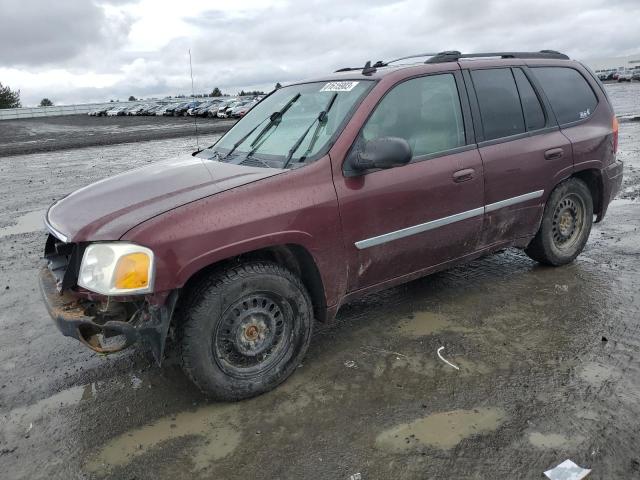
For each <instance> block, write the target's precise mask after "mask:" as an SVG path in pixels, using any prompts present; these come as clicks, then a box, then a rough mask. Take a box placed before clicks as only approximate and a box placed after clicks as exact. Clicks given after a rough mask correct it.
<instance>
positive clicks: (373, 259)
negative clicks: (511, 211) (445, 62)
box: [334, 72, 484, 292]
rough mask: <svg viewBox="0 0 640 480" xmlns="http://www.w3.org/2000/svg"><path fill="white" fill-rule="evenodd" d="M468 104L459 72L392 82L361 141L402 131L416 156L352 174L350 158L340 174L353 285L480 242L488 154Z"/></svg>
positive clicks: (423, 265)
mask: <svg viewBox="0 0 640 480" xmlns="http://www.w3.org/2000/svg"><path fill="white" fill-rule="evenodd" d="M460 94H462V95H464V97H463V99H464V103H462V102H461V96H460ZM467 104H468V103H467V101H466V92H465V91H464V86H463V84H462V79H461V76H460V75H459V72H451V73H442V74H436V75H429V76H424V77H418V78H413V79H409V80H405V81H403V82H401V83H399V84H397V85H396V86H394V87H392V89H390V90H389V91H388V92H387V93H386V94H385V96H384V97H383V98H382V100H381V101H380V102H379V103H378V105H377V106H376V107H375V109H374V111H373V113H372V114H371V115H370V117H369V118H368V120H367V121H366V122H365V124H364V126H363V128H362V130H361V131H360V134H359V137H358V138H357V139H356V144H357V143H358V142H365V141H367V140H371V139H373V138H381V137H401V138H404V139H406V140H407V142H409V144H410V146H411V148H412V155H413V156H412V160H411V162H410V163H408V164H406V165H403V166H400V167H396V168H390V169H386V170H377V171H366V172H360V174H359V175H357V176H348V175H349V174H346V175H345V173H344V172H345V170H344V165H343V171H342V174H341V175H339V176H338V175H334V182H335V186H336V191H337V195H338V202H339V206H340V215H341V221H342V229H343V235H344V239H345V244H346V245H345V247H346V250H347V253H348V258H349V260H348V261H349V284H348V291H349V292H352V291H355V290H359V289H362V288H367V287H370V286H373V285H376V284H379V283H382V282H384V281H387V280H392V279H394V278H399V277H403V276H408V275H410V274H412V273H416V272H420V271H421V270H425V269H428V268H429V267H434V266H436V265H438V264H441V263H443V262H446V261H448V260H452V259H455V258H459V257H462V256H464V255H467V254H469V253H471V252H473V251H474V250H475V249H476V247H477V244H478V239H479V235H480V232H481V227H482V219H483V213H484V211H483V205H484V201H483V200H484V199H483V196H484V184H483V172H482V160H481V158H480V155H479V153H478V150H477V148H476V146H475V144H471V142H470V141H469V140H470V139H471V138H472V136H471V135H469V132H465V115H463V106H465V110H466V111H467V113H468V110H467V107H466V105H467ZM356 150H357V148H352V149H351V152H350V153H349V154H348V155H347V158H346V162H349V156H350V155H355V151H356Z"/></svg>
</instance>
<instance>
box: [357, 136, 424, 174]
mask: <svg viewBox="0 0 640 480" xmlns="http://www.w3.org/2000/svg"><path fill="white" fill-rule="evenodd" d="M412 156H413V155H412V153H411V146H410V145H409V142H407V141H406V140H405V139H404V138H399V137H382V138H374V139H372V140H369V141H368V142H366V143H365V144H364V147H363V148H362V150H360V151H357V150H356V152H355V155H354V157H353V160H352V161H351V162H350V163H351V165H350V166H351V168H352V169H353V170H355V171H357V172H362V171H364V170H370V169H372V168H393V167H399V166H401V165H406V164H407V163H409V162H410V161H411V157H412Z"/></svg>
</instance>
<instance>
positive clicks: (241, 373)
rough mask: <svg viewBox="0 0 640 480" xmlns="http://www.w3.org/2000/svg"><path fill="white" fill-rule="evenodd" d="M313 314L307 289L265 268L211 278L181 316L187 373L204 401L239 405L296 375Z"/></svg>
mask: <svg viewBox="0 0 640 480" xmlns="http://www.w3.org/2000/svg"><path fill="white" fill-rule="evenodd" d="M312 312H313V308H312V304H311V300H310V297H309V294H308V293H307V291H306V289H305V288H304V286H303V285H302V282H301V281H300V280H299V279H298V278H297V277H296V276H295V275H294V274H293V273H291V272H290V271H288V270H286V269H284V268H282V267H281V266H279V265H276V264H273V263H266V262H255V263H247V264H244V265H241V266H238V267H235V268H231V269H229V270H226V271H224V272H219V273H217V274H214V275H212V276H211V277H209V278H208V279H206V280H205V281H203V282H202V283H201V285H200V286H199V287H198V288H196V289H195V290H194V292H193V294H192V295H191V298H190V300H189V301H188V303H187V305H186V306H185V308H184V310H183V313H182V315H183V323H182V365H183V368H184V370H185V372H186V374H187V375H188V376H189V377H190V378H191V380H192V381H193V382H194V383H195V384H196V385H197V386H198V387H199V388H200V389H201V390H202V391H203V392H204V393H206V394H207V395H209V396H211V397H214V398H217V399H220V400H240V399H243V398H249V397H252V396H255V395H259V394H261V393H264V392H266V391H269V390H271V389H273V388H274V387H276V386H277V385H278V384H280V383H281V382H283V381H284V380H285V379H286V378H287V377H288V376H289V375H291V374H292V373H293V371H294V370H295V368H296V367H297V366H298V364H299V363H300V361H301V360H302V357H303V356H304V354H305V352H306V350H307V347H308V346H309V341H310V339H311V329H312V325H313V314H312Z"/></svg>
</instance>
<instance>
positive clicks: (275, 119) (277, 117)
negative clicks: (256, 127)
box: [247, 93, 301, 158]
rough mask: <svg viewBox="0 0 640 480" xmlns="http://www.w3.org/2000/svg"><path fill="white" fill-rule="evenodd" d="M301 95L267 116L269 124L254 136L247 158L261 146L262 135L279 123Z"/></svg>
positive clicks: (297, 94)
mask: <svg viewBox="0 0 640 480" xmlns="http://www.w3.org/2000/svg"><path fill="white" fill-rule="evenodd" d="M300 96H301V94H300V93H296V94H295V95H294V96H293V98H291V100H289V101H288V102H287V103H286V104H285V106H284V107H282V108H281V109H280V110H278V111H277V112H273V113H272V114H271V115H270V116H269V120H270V122H269V123H268V124H267V125H266V126H265V127H264V128H263V129H262V130H260V133H259V134H258V135H257V136H256V138H254V139H253V142H251V147H252V148H251V150H249V153H247V158H249V157H251V156H252V155H253V154H254V153H255V152H256V150H258V149H259V148H260V147H261V146H262V143H264V142H262V143H258V142H260V140H261V139H262V137H264V135H265V134H266V133H267V132H268V131H269V130H270V129H271V128H272V127H273V126H274V125H275V126H277V125H279V124H280V121H281V120H282V117H283V116H284V114H285V113H287V110H289V109H290V108H291V106H292V105H293V104H294V103H295V102H296V101H297V100H298V99H299V98H300Z"/></svg>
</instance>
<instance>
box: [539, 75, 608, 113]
mask: <svg viewBox="0 0 640 480" xmlns="http://www.w3.org/2000/svg"><path fill="white" fill-rule="evenodd" d="M531 71H532V72H533V73H534V75H535V76H536V78H537V79H538V81H539V82H540V85H541V86H542V88H543V89H544V93H546V95H547V98H548V99H549V103H551V108H553V112H554V113H555V114H556V118H557V119H558V123H560V124H561V125H562V124H565V123H571V122H576V121H578V120H583V119H585V118H588V117H589V116H590V115H591V114H592V113H593V111H594V110H595V108H596V105H597V104H598V97H596V95H595V93H593V90H592V89H591V87H590V86H589V84H588V83H587V80H586V79H585V78H584V77H583V76H582V75H581V74H580V72H578V71H577V70H575V69H573V68H568V67H535V68H532V69H531Z"/></svg>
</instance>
